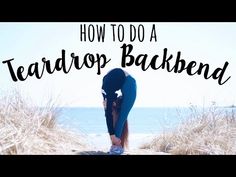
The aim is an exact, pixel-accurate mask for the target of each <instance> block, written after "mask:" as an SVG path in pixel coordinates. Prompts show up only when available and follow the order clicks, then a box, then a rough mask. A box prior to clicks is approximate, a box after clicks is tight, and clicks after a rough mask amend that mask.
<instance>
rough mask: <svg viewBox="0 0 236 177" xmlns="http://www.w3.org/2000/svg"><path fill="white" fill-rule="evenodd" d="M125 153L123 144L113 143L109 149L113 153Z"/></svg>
mask: <svg viewBox="0 0 236 177" xmlns="http://www.w3.org/2000/svg"><path fill="white" fill-rule="evenodd" d="M123 153H124V149H123V148H122V147H121V146H116V145H112V146H111V148H110V151H109V154H111V155H121V154H123Z"/></svg>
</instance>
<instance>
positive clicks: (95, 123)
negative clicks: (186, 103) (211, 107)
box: [57, 107, 235, 134]
mask: <svg viewBox="0 0 236 177" xmlns="http://www.w3.org/2000/svg"><path fill="white" fill-rule="evenodd" d="M60 110H61V112H60V116H59V117H58V119H57V121H58V123H59V124H60V125H61V126H63V127H64V128H66V129H69V130H72V131H75V132H81V133H85V134H102V133H107V127H106V119H105V113H104V110H103V108H70V107H65V108H61V109H60ZM218 110H221V111H222V110H228V111H229V112H230V111H231V110H234V111H235V109H232V108H221V109H218ZM197 111H198V112H201V111H202V108H199V109H198V110H197ZM191 114H192V112H191V110H190V108H189V107H178V108H177V107H165V108H133V109H132V110H131V111H130V114H129V116H128V122H129V131H130V132H131V133H137V134H154V133H155V134H157V133H163V132H166V131H169V130H172V129H174V128H175V127H177V125H178V124H179V123H180V122H181V121H182V120H184V119H187V118H188V117H190V115H191Z"/></svg>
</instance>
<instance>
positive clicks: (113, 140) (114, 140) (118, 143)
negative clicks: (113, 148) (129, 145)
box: [111, 135, 121, 146]
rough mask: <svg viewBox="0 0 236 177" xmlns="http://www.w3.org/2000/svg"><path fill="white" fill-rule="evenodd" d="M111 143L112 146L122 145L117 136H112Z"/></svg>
mask: <svg viewBox="0 0 236 177" xmlns="http://www.w3.org/2000/svg"><path fill="white" fill-rule="evenodd" d="M111 142H112V144H114V145H117V146H120V145H121V140H120V138H117V137H116V136H115V135H111Z"/></svg>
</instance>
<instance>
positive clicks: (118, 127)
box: [102, 68, 136, 154]
mask: <svg viewBox="0 0 236 177" xmlns="http://www.w3.org/2000/svg"><path fill="white" fill-rule="evenodd" d="M118 90H121V93H122V103H121V107H120V112H119V116H118V120H117V122H116V124H115V127H114V126H113V116H112V106H113V103H114V102H115V100H116V99H117V95H118V94H117V93H116V91H118ZM102 95H103V99H104V110H105V117H106V123H107V129H108V133H109V134H110V138H111V142H112V146H111V149H110V154H122V153H123V152H124V149H123V148H124V147H122V145H121V136H122V132H123V128H124V125H125V122H126V120H127V118H128V114H129V112H130V110H131V108H132V107H133V105H134V102H135V99H136V81H135V79H134V78H133V77H132V76H131V75H130V74H128V73H127V72H125V71H124V70H122V69H120V68H115V69H112V70H111V71H109V72H108V73H107V74H106V75H105V76H104V77H103V84H102Z"/></svg>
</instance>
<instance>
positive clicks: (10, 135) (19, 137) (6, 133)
mask: <svg viewBox="0 0 236 177" xmlns="http://www.w3.org/2000/svg"><path fill="white" fill-rule="evenodd" d="M28 103H29V102H27V101H26V100H23V98H22V97H21V95H20V94H19V93H17V92H15V93H14V94H11V95H8V96H4V97H2V98H0V154H73V152H72V150H80V149H81V148H84V145H83V143H82V141H81V138H80V136H79V135H77V134H75V133H72V132H69V131H66V130H64V129H62V128H60V127H59V126H57V124H56V118H57V116H58V114H59V113H60V112H59V110H58V109H56V107H55V105H53V104H51V103H48V105H47V106H46V107H44V108H39V107H34V106H32V105H30V104H28Z"/></svg>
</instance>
